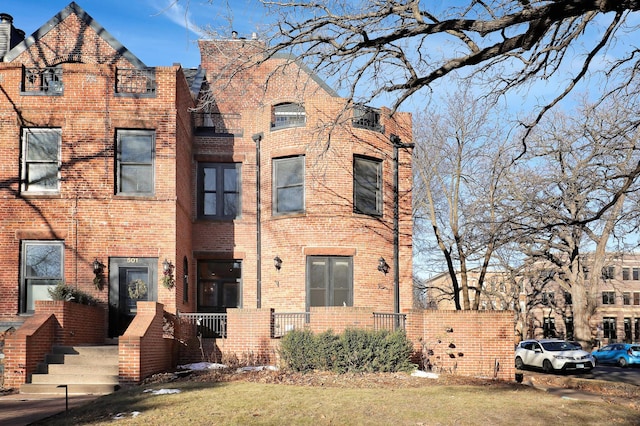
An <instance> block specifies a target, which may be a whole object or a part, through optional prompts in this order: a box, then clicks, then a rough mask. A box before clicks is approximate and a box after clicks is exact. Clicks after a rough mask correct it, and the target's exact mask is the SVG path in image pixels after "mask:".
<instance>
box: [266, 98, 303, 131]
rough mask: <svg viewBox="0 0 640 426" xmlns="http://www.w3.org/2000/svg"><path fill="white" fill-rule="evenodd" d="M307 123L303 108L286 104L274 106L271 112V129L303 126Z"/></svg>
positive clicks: (289, 103)
mask: <svg viewBox="0 0 640 426" xmlns="http://www.w3.org/2000/svg"><path fill="white" fill-rule="evenodd" d="M306 121H307V117H306V113H305V111H304V107H303V106H302V105H300V104H296V103H292V102H286V103H281V104H277V105H274V106H273V108H272V110H271V129H283V128H286V127H300V126H304V125H305V123H306Z"/></svg>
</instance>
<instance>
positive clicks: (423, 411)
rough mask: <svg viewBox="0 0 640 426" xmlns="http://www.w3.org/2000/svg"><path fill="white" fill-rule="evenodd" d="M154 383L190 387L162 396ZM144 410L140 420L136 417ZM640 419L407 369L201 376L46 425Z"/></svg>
mask: <svg viewBox="0 0 640 426" xmlns="http://www.w3.org/2000/svg"><path fill="white" fill-rule="evenodd" d="M148 389H180V393H177V394H168V395H153V394H152V393H150V392H144V391H145V390H148ZM134 412H139V413H140V414H139V415H137V416H135V417H134V416H133V415H132V413H134ZM118 413H123V414H124V416H123V417H124V418H123V419H121V420H118V421H117V424H118V425H145V426H149V425H214V424H220V425H221V424H224V425H250V424H266V425H314V426H319V425H329V424H332V425H335V424H339V425H388V424H393V425H477V424H489V425H522V424H526V425H548V424H563V425H596V424H598V425H599V424H604V423H606V424H611V425H638V424H640V411H638V410H637V409H634V408H633V407H632V406H628V405H625V404H618V405H613V404H612V403H607V402H598V403H593V402H583V401H574V400H567V399H562V398H559V397H557V396H553V395H550V394H548V393H545V392H543V391H540V390H537V389H534V388H531V387H528V386H524V385H518V384H515V383H497V382H490V381H481V380H470V381H469V383H467V384H465V383H460V382H456V380H447V379H443V380H441V379H438V380H432V379H416V378H409V377H408V376H405V375H397V374H396V375H391V376H389V375H387V376H384V375H383V376H381V375H370V376H367V375H358V376H351V377H350V376H339V377H338V376H335V375H329V374H324V375H319V376H318V375H314V376H312V375H299V376H291V375H285V374H282V373H277V374H272V373H271V374H270V373H262V374H253V373H252V374H251V375H247V376H245V378H242V379H237V378H234V379H230V378H228V377H227V378H223V377H220V376H217V377H216V376H214V375H210V376H205V377H191V378H190V379H189V380H177V381H172V382H168V383H151V384H147V385H143V386H137V387H132V388H128V389H124V390H121V391H119V392H116V393H114V394H112V395H108V396H105V397H102V398H99V399H97V400H96V401H94V402H93V403H91V404H89V405H87V406H84V407H79V408H77V409H73V410H70V411H69V412H68V413H66V414H64V415H60V416H57V417H55V418H52V419H48V420H47V421H45V422H42V423H41V424H42V425H44V424H46V425H54V426H55V425H65V426H66V425H69V424H74V425H88V424H91V425H102V424H113V423H114V420H113V418H114V417H115V416H116V415H117V414H118Z"/></svg>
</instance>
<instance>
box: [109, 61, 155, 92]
mask: <svg viewBox="0 0 640 426" xmlns="http://www.w3.org/2000/svg"><path fill="white" fill-rule="evenodd" d="M116 93H120V94H126V95H144V96H154V95H155V93H156V69H155V68H140V69H138V68H118V69H117V70H116Z"/></svg>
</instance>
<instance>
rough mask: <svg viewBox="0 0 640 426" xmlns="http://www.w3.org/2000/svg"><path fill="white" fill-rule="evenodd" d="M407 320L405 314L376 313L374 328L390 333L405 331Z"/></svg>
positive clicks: (374, 315)
mask: <svg viewBox="0 0 640 426" xmlns="http://www.w3.org/2000/svg"><path fill="white" fill-rule="evenodd" d="M406 318H407V316H406V315H405V314H394V313H383V312H374V313H373V328H374V329H375V330H389V331H397V330H404V329H405V321H406Z"/></svg>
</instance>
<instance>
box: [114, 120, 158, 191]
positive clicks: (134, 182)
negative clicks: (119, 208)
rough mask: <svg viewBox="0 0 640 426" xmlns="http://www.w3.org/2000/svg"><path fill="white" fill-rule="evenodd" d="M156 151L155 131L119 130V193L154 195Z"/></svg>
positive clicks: (117, 189)
mask: <svg viewBox="0 0 640 426" xmlns="http://www.w3.org/2000/svg"><path fill="white" fill-rule="evenodd" d="M155 151H156V150H155V132H154V131H152V130H119V131H118V132H117V161H116V163H117V178H116V179H117V180H116V182H117V188H116V193H117V194H119V195H141V196H149V195H153V193H154V162H155Z"/></svg>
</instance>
